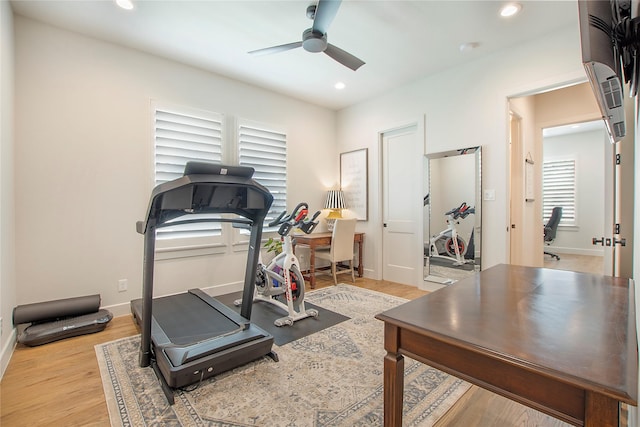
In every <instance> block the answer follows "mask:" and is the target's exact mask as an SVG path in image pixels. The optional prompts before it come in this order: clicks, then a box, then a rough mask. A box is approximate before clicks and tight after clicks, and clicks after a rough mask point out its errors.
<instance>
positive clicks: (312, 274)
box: [309, 245, 316, 289]
mask: <svg viewBox="0 0 640 427" xmlns="http://www.w3.org/2000/svg"><path fill="white" fill-rule="evenodd" d="M309 284H310V285H311V289H315V288H316V248H315V246H314V245H310V246H309Z"/></svg>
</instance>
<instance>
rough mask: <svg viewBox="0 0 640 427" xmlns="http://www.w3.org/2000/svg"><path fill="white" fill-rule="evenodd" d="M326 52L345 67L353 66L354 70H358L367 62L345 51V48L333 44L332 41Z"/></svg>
mask: <svg viewBox="0 0 640 427" xmlns="http://www.w3.org/2000/svg"><path fill="white" fill-rule="evenodd" d="M324 53H326V54H327V55H329V56H330V57H331V58H333V59H335V60H336V61H338V62H339V63H341V64H342V65H344V66H345V67H347V68H351V69H352V70H353V71H356V70H357V69H358V68H360V67H362V66H363V65H364V64H365V62H364V61H363V60H361V59H359V58H356V57H355V56H353V55H351V54H350V53H349V52H345V51H344V50H342V49H340V48H339V47H337V46H334V45H332V44H331V43H328V44H327V48H326V49H325V51H324Z"/></svg>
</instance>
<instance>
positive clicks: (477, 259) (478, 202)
mask: <svg viewBox="0 0 640 427" xmlns="http://www.w3.org/2000/svg"><path fill="white" fill-rule="evenodd" d="M462 155H474V156H475V158H474V162H473V164H474V168H475V171H474V172H475V177H476V180H475V183H474V187H475V200H474V201H473V202H474V203H475V214H474V218H475V221H474V225H473V233H474V236H473V241H474V272H478V271H480V270H482V199H483V197H482V147H481V146H475V147H468V148H461V149H457V150H449V151H443V152H439V153H431V154H427V155H426V156H425V158H426V160H427V161H429V163H430V162H431V161H432V160H437V159H442V158H445V157H454V156H462ZM425 178H426V179H427V188H428V193H427V194H429V196H430V195H431V192H432V189H431V165H430V164H429V167H428V175H427V176H426V177H425ZM425 227H426V228H427V229H428V230H429V233H428V236H429V238H431V236H432V232H431V204H430V203H429V224H425ZM429 250H430V248H429ZM430 266H431V263H430V262H429V277H433V276H432V275H431V267H430ZM425 280H426V277H425ZM442 283H443V284H446V283H452V281H450V280H443V281H442Z"/></svg>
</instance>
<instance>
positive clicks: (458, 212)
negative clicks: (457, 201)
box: [445, 202, 476, 219]
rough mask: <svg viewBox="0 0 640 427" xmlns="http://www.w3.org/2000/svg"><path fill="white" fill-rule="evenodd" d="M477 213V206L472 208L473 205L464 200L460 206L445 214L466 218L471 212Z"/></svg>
mask: <svg viewBox="0 0 640 427" xmlns="http://www.w3.org/2000/svg"><path fill="white" fill-rule="evenodd" d="M475 213H476V208H472V207H471V206H469V205H467V202H462V204H461V205H460V206H458V207H457V208H453V209H451V210H450V211H449V212H447V213H445V215H452V216H453V219H458V218H466V217H467V216H469V214H475Z"/></svg>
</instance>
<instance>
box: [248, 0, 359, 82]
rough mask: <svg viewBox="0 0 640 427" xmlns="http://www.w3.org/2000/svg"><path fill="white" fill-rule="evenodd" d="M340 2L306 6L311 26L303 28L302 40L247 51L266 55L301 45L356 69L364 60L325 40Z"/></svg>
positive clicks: (330, 0) (326, 0) (332, 0)
mask: <svg viewBox="0 0 640 427" xmlns="http://www.w3.org/2000/svg"><path fill="white" fill-rule="evenodd" d="M341 2H342V0H319V1H318V5H315V4H312V5H310V6H309V7H307V18H309V19H313V26H312V27H311V28H308V29H306V30H304V32H303V33H302V41H299V42H294V43H288V44H283V45H279V46H272V47H267V48H264V49H258V50H252V51H251V52H249V53H250V54H253V55H267V54H271V53H278V52H284V51H287V50H291V49H296V48H299V47H302V48H303V49H304V50H306V51H307V52H313V53H317V52H324V53H326V54H327V55H329V56H330V57H331V58H333V59H335V60H336V61H338V62H339V63H341V64H342V65H344V66H345V67H348V68H351V69H352V70H353V71H356V70H357V69H358V68H360V67H361V66H363V65H364V64H365V63H364V61H362V60H360V59H359V58H356V57H355V56H353V55H352V54H350V53H349V52H346V51H344V50H342V49H340V48H339V47H336V46H334V45H332V44H331V43H329V42H327V29H328V28H329V25H331V22H332V21H333V18H335V16H336V13H337V12H338V8H339V7H340V3H341Z"/></svg>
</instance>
